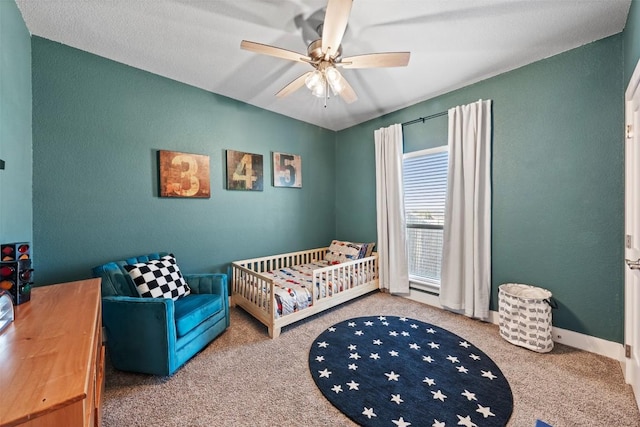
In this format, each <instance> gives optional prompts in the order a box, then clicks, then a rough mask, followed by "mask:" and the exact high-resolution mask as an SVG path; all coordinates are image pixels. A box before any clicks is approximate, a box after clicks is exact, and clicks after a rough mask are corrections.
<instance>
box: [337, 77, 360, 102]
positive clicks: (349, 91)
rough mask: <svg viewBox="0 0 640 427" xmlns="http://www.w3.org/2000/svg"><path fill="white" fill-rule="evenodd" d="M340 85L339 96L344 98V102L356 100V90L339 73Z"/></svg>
mask: <svg viewBox="0 0 640 427" xmlns="http://www.w3.org/2000/svg"><path fill="white" fill-rule="evenodd" d="M340 85H342V90H341V91H340V96H341V97H342V99H344V102H346V103H347V104H351V103H353V102H356V101H357V100H358V95H356V92H355V91H354V90H353V88H352V87H351V85H350V84H349V82H348V81H347V79H345V78H344V76H343V75H342V74H340Z"/></svg>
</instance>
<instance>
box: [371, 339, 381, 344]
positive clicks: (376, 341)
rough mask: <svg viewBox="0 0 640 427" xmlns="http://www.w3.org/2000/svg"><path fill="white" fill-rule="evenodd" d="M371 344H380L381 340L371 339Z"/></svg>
mask: <svg viewBox="0 0 640 427" xmlns="http://www.w3.org/2000/svg"><path fill="white" fill-rule="evenodd" d="M373 344H375V345H382V341H380V340H373Z"/></svg>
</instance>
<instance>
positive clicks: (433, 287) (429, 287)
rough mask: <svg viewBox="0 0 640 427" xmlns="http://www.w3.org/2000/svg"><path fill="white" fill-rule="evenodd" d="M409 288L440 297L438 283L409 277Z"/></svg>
mask: <svg viewBox="0 0 640 427" xmlns="http://www.w3.org/2000/svg"><path fill="white" fill-rule="evenodd" d="M409 288H411V289H416V290H419V291H424V292H429V293H432V294H435V295H440V283H438V282H436V281H427V280H423V279H418V278H416V277H409Z"/></svg>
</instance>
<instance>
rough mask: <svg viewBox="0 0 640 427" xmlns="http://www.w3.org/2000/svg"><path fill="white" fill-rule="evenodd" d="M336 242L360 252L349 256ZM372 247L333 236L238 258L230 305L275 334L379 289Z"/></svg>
mask: <svg viewBox="0 0 640 427" xmlns="http://www.w3.org/2000/svg"><path fill="white" fill-rule="evenodd" d="M338 246H342V247H343V248H347V249H346V252H347V253H349V251H350V253H352V254H355V253H357V255H347V256H346V258H345V254H344V252H345V251H342V253H338V252H336V251H335V249H336V247H338ZM367 246H368V247H369V251H368V253H367V251H366V249H367ZM372 249H373V244H369V245H367V244H353V243H349V242H339V241H336V240H334V241H333V242H332V244H331V246H330V247H328V248H318V249H311V250H307V251H302V252H291V253H287V254H281V255H273V256H268V257H262V258H254V259H246V260H242V261H235V262H233V263H232V264H231V265H232V276H233V277H232V296H231V303H232V305H234V306H235V305H238V306H240V307H242V308H243V309H244V310H245V311H247V312H248V313H249V314H251V315H252V316H253V317H255V318H256V319H258V320H259V321H260V322H262V323H263V324H264V325H266V326H267V328H268V330H269V336H270V337H271V338H277V337H278V336H279V335H280V330H281V328H282V327H283V326H287V325H290V324H292V323H294V322H297V321H298V320H301V319H304V318H307V317H309V316H312V315H314V314H316V313H319V312H321V311H324V310H326V309H328V308H331V307H335V306H337V305H339V304H342V303H344V302H346V301H349V300H352V299H354V298H357V297H359V296H361V295H364V294H366V293H368V292H371V291H374V290H376V289H378V288H379V284H378V254H377V253H374V252H372ZM336 254H337V255H336ZM367 255H368V256H367Z"/></svg>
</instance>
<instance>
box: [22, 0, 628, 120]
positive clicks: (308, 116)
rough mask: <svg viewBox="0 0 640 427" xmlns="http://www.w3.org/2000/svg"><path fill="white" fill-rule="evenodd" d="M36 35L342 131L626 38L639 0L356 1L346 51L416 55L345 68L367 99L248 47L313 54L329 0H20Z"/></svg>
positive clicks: (301, 65)
mask: <svg viewBox="0 0 640 427" xmlns="http://www.w3.org/2000/svg"><path fill="white" fill-rule="evenodd" d="M16 3H17V4H18V7H19V8H20V10H21V12H22V15H23V17H24V20H25V22H26V24H27V27H28V29H29V31H30V32H31V34H33V35H36V36H39V37H43V38H46V39H50V40H54V41H57V42H60V43H63V44H66V45H69V46H72V47H75V48H78V49H81V50H84V51H87V52H91V53H94V54H96V55H100V56H103V57H105V58H109V59H112V60H114V61H118V62H121V63H124V64H127V65H130V66H133V67H136V68H139V69H142V70H146V71H149V72H152V73H155V74H158V75H161V76H165V77H168V78H170V79H173V80H177V81H180V82H184V83H187V84H189V85H193V86H196V87H199V88H202V89H205V90H207V91H210V92H214V93H218V94H221V95H224V96H228V97H230V98H234V99H237V100H240V101H243V102H246V103H248V104H252V105H256V106H258V107H261V108H264V109H267V110H271V111H274V112H277V113H280V114H284V115H286V116H289V117H293V118H295V119H299V120H302V121H305V122H308V123H313V124H316V125H318V126H321V127H323V128H327V129H332V130H341V129H344V128H347V127H350V126H353V125H355V124H358V123H361V122H363V121H366V120H369V119H372V118H375V117H378V116H380V115H382V114H385V113H388V112H391V111H394V110H397V109H400V108H403V107H406V106H409V105H412V104H415V103H417V102H420V101H423V100H426V99H429V98H432V97H434V96H437V95H440V94H443V93H446V92H449V91H451V90H454V89H457V88H460V87H463V86H466V85H469V84H471V83H475V82H478V81H480V80H483V79H486V78H488V77H492V76H495V75H497V74H500V73H503V72H505V71H508V70H512V69H515V68H518V67H521V66H523V65H526V64H529V63H531V62H534V61H537V60H540V59H543V58H547V57H549V56H552V55H555V54H558V53H560V52H564V51H566V50H569V49H572V48H575V47H578V46H581V45H584V44H586V43H590V42H592V41H595V40H598V39H601V38H603V37H607V36H610V35H613V34H616V33H619V32H620V31H622V30H623V29H624V25H625V22H626V19H627V14H628V12H629V6H630V4H631V0H354V2H353V8H352V10H351V16H350V19H349V25H348V28H347V32H346V34H345V36H344V39H343V41H342V48H343V56H354V55H359V54H364V53H374V52H390V51H410V52H411V60H410V61H409V65H408V67H406V68H384V69H352V70H343V75H344V76H345V78H346V79H347V80H348V81H349V82H350V83H351V85H352V86H353V88H354V90H355V91H356V93H357V94H358V97H359V99H358V100H357V101H356V102H355V103H353V104H346V103H345V102H343V101H342V99H340V98H332V99H330V100H329V102H328V105H327V107H326V108H324V107H323V100H321V99H319V98H315V97H313V96H312V95H311V94H310V92H309V91H308V90H307V89H306V88H305V87H303V88H301V89H300V90H298V91H297V92H295V93H294V94H293V95H290V96H289V97H286V98H282V99H278V98H276V97H275V96H274V95H275V93H277V92H278V91H279V90H280V89H281V88H282V87H284V86H285V85H286V84H287V83H289V82H290V81H292V80H294V79H295V78H296V77H298V76H299V75H301V74H303V73H304V72H306V71H309V70H310V69H311V68H310V66H309V65H308V64H304V63H300V62H291V61H287V60H283V59H279V58H274V57H269V56H264V55H258V54H255V53H252V52H248V51H245V50H240V41H241V40H243V39H246V40H250V41H255V42H259V43H264V44H270V45H275V46H278V47H282V48H285V49H288V50H293V51H297V52H301V53H305V54H306V44H305V42H304V41H303V39H302V35H301V30H300V29H299V28H297V26H296V24H295V22H294V18H295V17H296V16H298V15H302V17H303V18H307V17H308V16H309V15H311V14H312V13H313V12H315V11H317V10H319V9H321V8H323V7H325V6H326V0H269V1H265V0H16Z"/></svg>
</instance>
